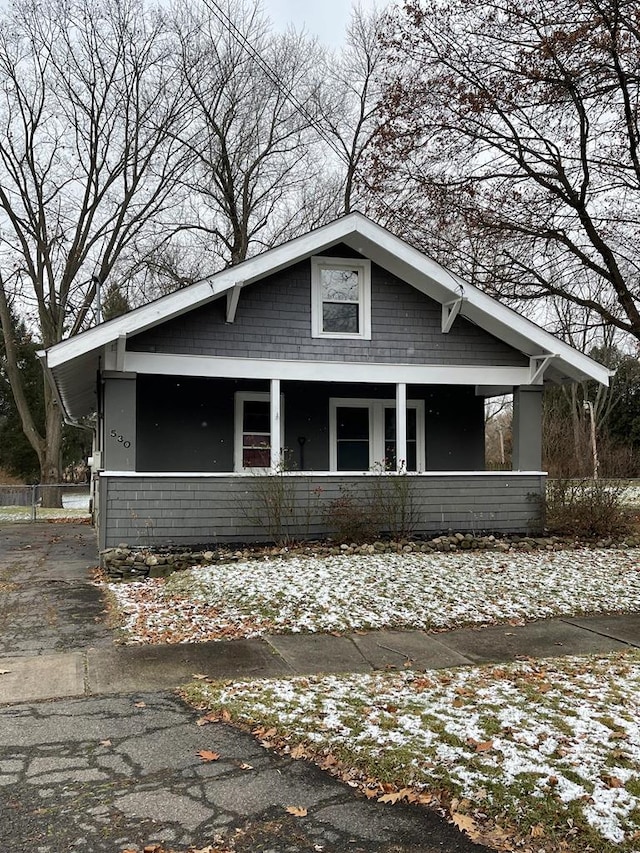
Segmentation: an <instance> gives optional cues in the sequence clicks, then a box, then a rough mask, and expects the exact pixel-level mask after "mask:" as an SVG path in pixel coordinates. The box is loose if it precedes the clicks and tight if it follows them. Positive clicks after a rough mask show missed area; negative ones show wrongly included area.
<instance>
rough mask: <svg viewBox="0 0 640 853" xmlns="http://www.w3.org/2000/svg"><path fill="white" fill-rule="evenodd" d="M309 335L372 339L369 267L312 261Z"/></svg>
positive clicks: (332, 260)
mask: <svg viewBox="0 0 640 853" xmlns="http://www.w3.org/2000/svg"><path fill="white" fill-rule="evenodd" d="M311 333H312V336H313V337H314V338H364V339H366V340H370V339H371V263H370V262H369V261H368V260H365V259H353V260H351V259H348V258H347V259H344V258H325V257H317V258H312V259H311Z"/></svg>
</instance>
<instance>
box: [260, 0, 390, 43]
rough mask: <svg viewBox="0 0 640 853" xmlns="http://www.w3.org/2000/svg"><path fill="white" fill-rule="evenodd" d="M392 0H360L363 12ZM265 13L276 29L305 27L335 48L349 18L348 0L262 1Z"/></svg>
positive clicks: (383, 5)
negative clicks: (290, 25)
mask: <svg viewBox="0 0 640 853" xmlns="http://www.w3.org/2000/svg"><path fill="white" fill-rule="evenodd" d="M390 1H391V0H360V6H361V7H362V8H363V9H364V10H365V11H366V10H368V9H373V8H374V7H376V8H378V9H382V8H384V7H385V6H387V5H388V4H389V2H390ZM262 5H263V7H264V10H265V12H266V13H267V15H268V16H269V17H270V18H271V20H272V22H273V24H274V27H275V29H277V30H285V29H286V28H287V26H288V25H289V24H293V25H294V27H295V28H296V29H297V30H300V29H302V28H303V27H304V29H305V30H306V31H307V32H308V33H309V35H312V36H317V37H318V38H319V39H320V41H321V42H322V43H323V44H326V45H327V46H328V47H333V48H338V47H340V45H341V44H342V40H343V38H344V31H345V27H346V26H347V23H348V22H349V18H350V17H351V7H352V2H351V0H262Z"/></svg>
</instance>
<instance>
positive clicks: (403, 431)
mask: <svg viewBox="0 0 640 853" xmlns="http://www.w3.org/2000/svg"><path fill="white" fill-rule="evenodd" d="M403 467H404V470H406V468H407V385H406V383H405V382H398V383H397V385H396V471H402V470H403Z"/></svg>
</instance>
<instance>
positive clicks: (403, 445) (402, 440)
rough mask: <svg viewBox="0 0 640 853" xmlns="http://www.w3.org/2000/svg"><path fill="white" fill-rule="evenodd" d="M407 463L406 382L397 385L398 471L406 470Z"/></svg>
mask: <svg viewBox="0 0 640 853" xmlns="http://www.w3.org/2000/svg"><path fill="white" fill-rule="evenodd" d="M423 409H424V406H423ZM423 414H424V412H423ZM423 426H424V425H423ZM416 437H417V436H416ZM406 461H407V386H406V384H405V383H404V382H398V384H397V385H396V471H402V470H403V469H404V470H406ZM423 467H424V466H423ZM418 470H420V466H419V465H418Z"/></svg>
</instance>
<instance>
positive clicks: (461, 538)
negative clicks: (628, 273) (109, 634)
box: [100, 533, 640, 581]
mask: <svg viewBox="0 0 640 853" xmlns="http://www.w3.org/2000/svg"><path fill="white" fill-rule="evenodd" d="M611 547H615V548H637V547H640V535H638V536H627V537H625V538H624V539H621V540H617V541H616V540H613V539H597V540H580V539H571V538H568V537H562V536H537V537H531V536H511V537H496V536H474V535H473V534H471V533H466V534H465V533H452V534H447V535H442V536H436V537H434V538H433V539H426V540H415V539H402V540H400V541H393V540H392V541H384V540H376V541H375V542H372V543H369V544H365V545H362V544H356V543H355V542H354V543H352V544H350V545H346V544H342V545H338V544H336V543H333V542H331V541H330V540H328V541H323V542H302V543H295V544H291V545H287V546H274V545H262V546H260V545H252V546H246V547H239V548H236V549H233V548H228V547H215V548H206V547H204V548H199V549H196V550H193V551H190V550H186V549H185V550H180V551H178V550H175V551H174V550H166V551H152V550H150V549H148V548H143V547H130V546H128V545H126V544H121V545H118V547H117V548H109V549H107V550H105V551H102V552H101V554H100V558H101V565H102V567H103V569H104V572H105V574H106V575H107V577H108V578H109V580H112V581H117V580H123V581H128V580H142V579H144V578H157V577H166V576H167V575H170V574H171V573H172V572H176V571H182V570H184V569H190V568H191V567H192V566H197V565H212V564H214V563H230V562H237V561H239V560H255V559H265V558H267V559H268V558H269V557H278V558H282V557H287V556H294V555H296V556H300V555H301V554H313V555H316V556H328V555H332V554H379V553H398V552H404V553H407V554H411V553H423V554H429V553H432V552H434V551H458V552H459V551H478V550H484V551H500V552H503V553H508V552H522V551H524V552H527V551H543V550H546V551H563V550H568V549H571V550H573V549H576V548H611Z"/></svg>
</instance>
